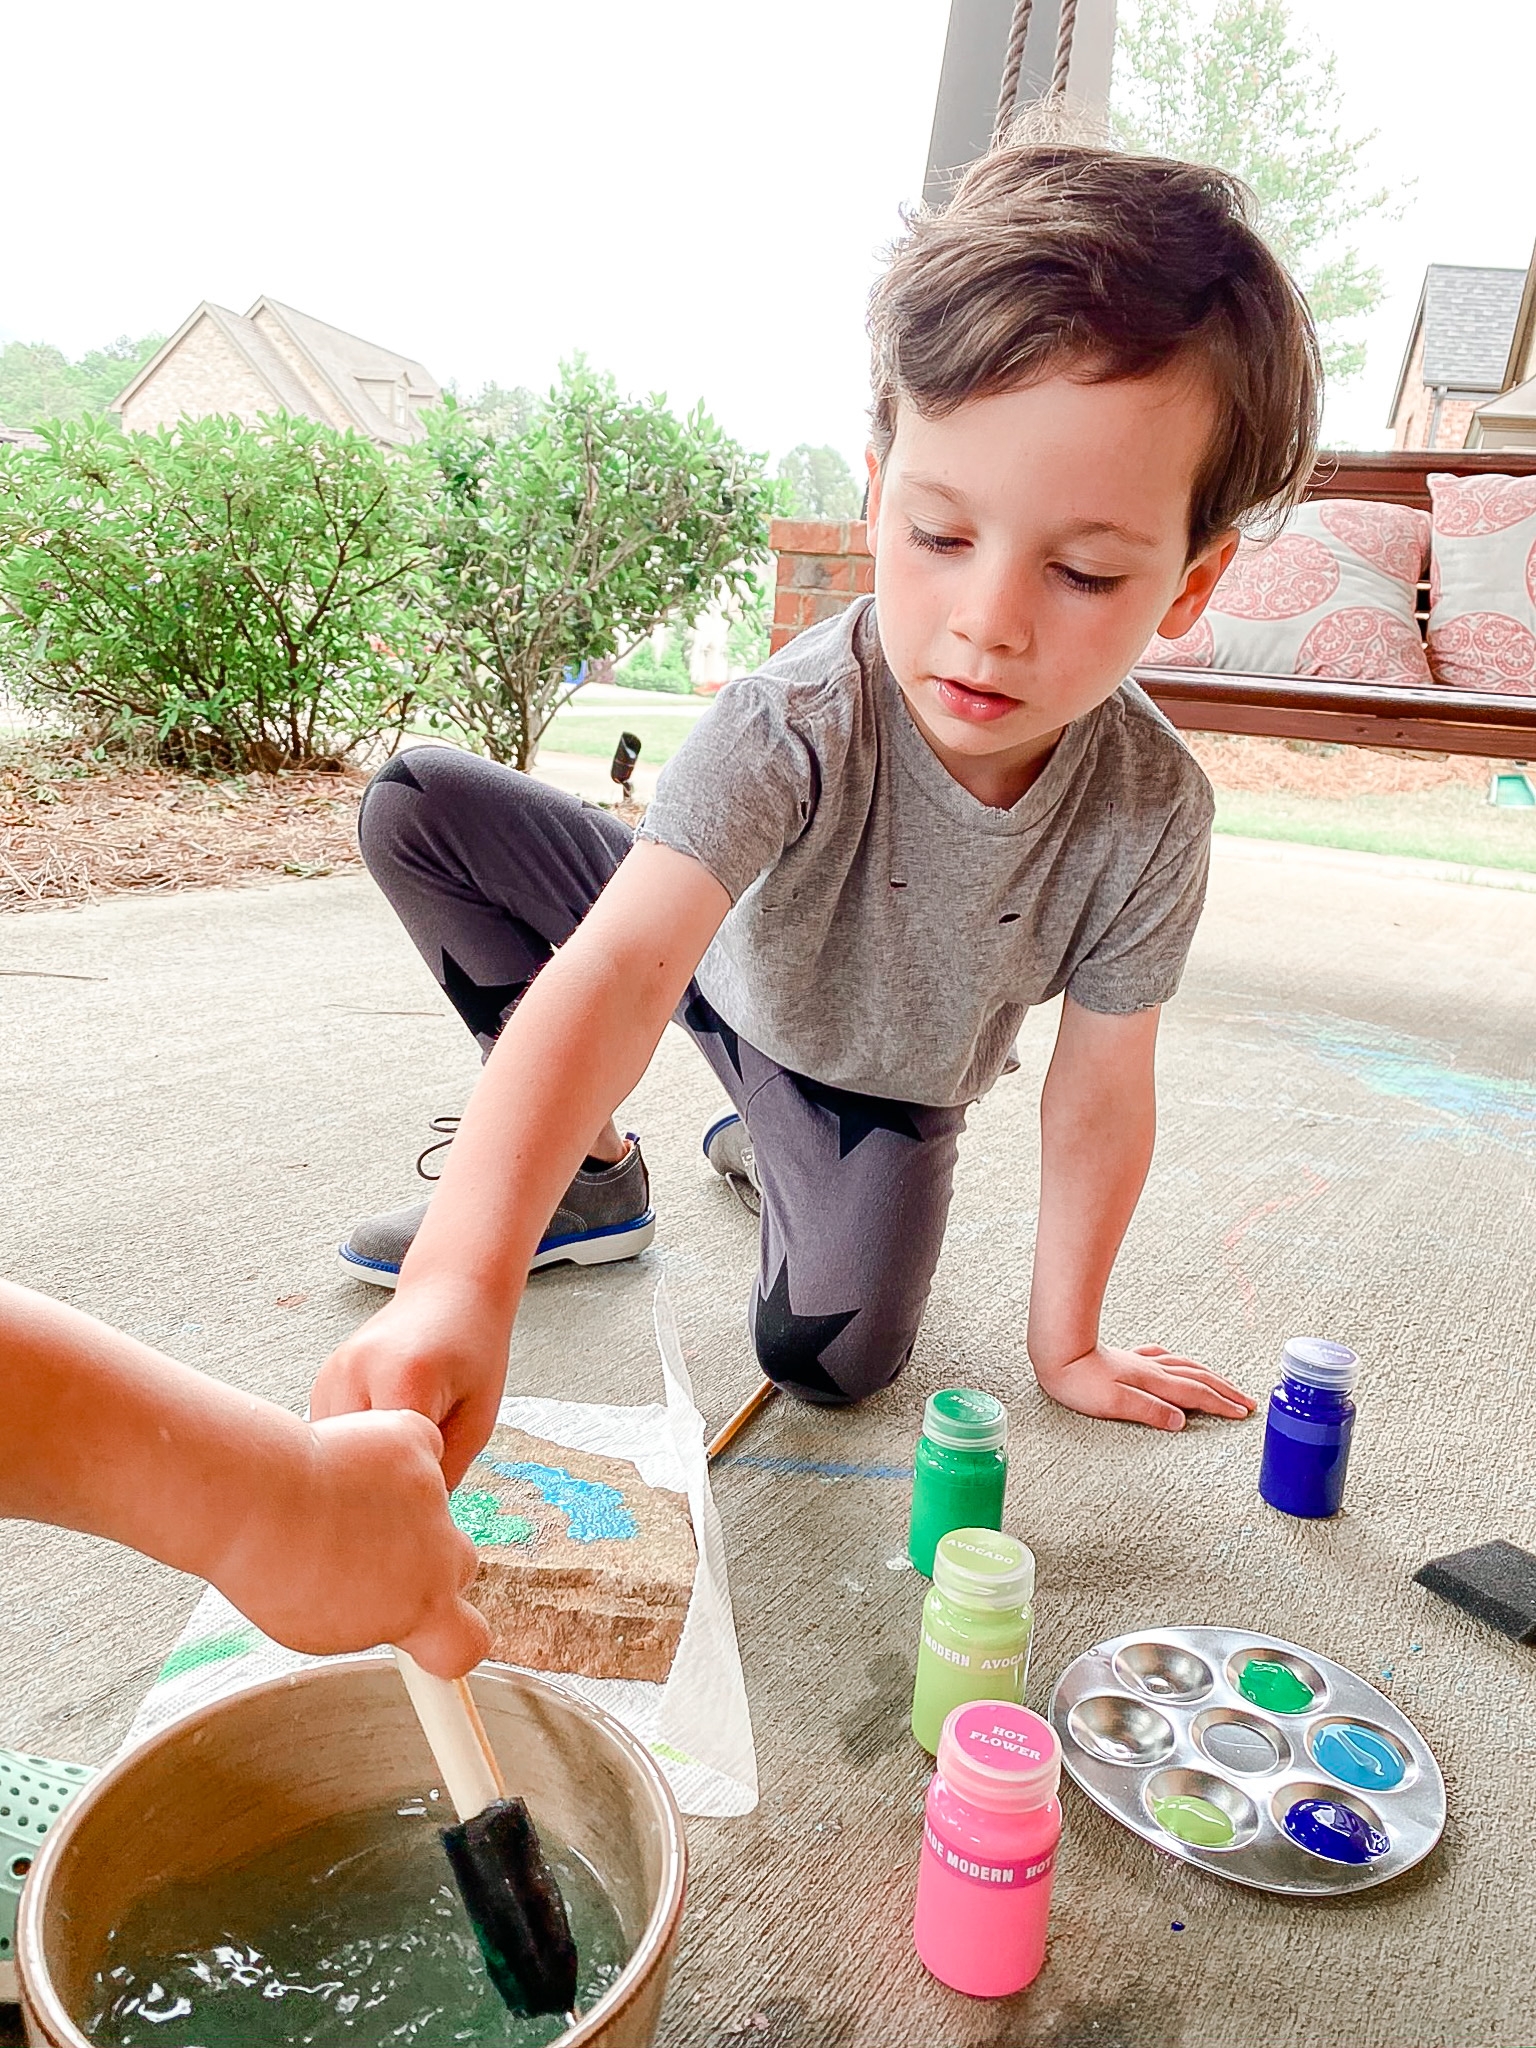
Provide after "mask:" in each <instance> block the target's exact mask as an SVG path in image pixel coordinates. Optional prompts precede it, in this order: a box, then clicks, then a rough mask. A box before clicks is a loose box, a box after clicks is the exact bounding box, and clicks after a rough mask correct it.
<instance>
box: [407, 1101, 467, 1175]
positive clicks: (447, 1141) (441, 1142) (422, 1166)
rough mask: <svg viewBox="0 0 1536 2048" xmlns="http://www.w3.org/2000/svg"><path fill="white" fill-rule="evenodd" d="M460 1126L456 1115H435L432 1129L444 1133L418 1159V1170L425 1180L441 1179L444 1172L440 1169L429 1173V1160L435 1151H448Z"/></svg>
mask: <svg viewBox="0 0 1536 2048" xmlns="http://www.w3.org/2000/svg"><path fill="white" fill-rule="evenodd" d="M458 1128H459V1119H458V1118H457V1117H456V1116H435V1117H433V1119H432V1129H433V1130H434V1131H441V1132H442V1134H443V1135H442V1136H441V1137H440V1138H439V1139H438V1140H437V1142H436V1144H433V1145H429V1146H428V1147H427V1149H426V1151H425V1152H423V1153H422V1155H421V1157H420V1158H419V1159H418V1160H417V1161H416V1171H417V1172H418V1173H419V1174H420V1175H421V1177H422V1179H423V1180H441V1178H442V1172H441V1170H440V1169H439V1170H438V1171H437V1172H435V1173H428V1171H427V1161H428V1160H429V1159H430V1158H431V1157H432V1155H433V1153H434V1152H446V1151H447V1149H448V1147H449V1146H450V1145H451V1144H452V1143H453V1138H454V1133H455V1132H456V1131H457V1130H458Z"/></svg>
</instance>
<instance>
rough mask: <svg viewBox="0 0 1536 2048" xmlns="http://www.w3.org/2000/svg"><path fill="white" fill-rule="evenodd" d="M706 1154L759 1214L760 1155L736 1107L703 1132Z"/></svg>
mask: <svg viewBox="0 0 1536 2048" xmlns="http://www.w3.org/2000/svg"><path fill="white" fill-rule="evenodd" d="M704 1157H705V1158H706V1159H707V1160H708V1161H709V1163H710V1165H711V1166H712V1167H713V1168H714V1169H715V1171H716V1173H718V1174H719V1176H720V1178H721V1179H722V1180H723V1181H724V1182H725V1183H726V1185H727V1186H728V1187H729V1188H730V1190H731V1193H732V1194H733V1195H734V1196H735V1197H736V1199H737V1201H738V1202H740V1204H741V1206H742V1207H743V1208H744V1209H750V1210H751V1212H752V1214H753V1215H754V1216H760V1215H761V1214H762V1211H763V1191H762V1187H761V1185H760V1183H759V1181H758V1178H757V1158H756V1155H755V1154H754V1153H753V1150H752V1139H751V1137H750V1135H749V1134H748V1131H747V1127H746V1125H745V1124H744V1123H743V1122H742V1120H741V1118H740V1117H739V1116H738V1115H737V1114H736V1112H735V1110H732V1111H731V1112H730V1114H729V1115H728V1116H722V1117H717V1118H716V1119H715V1121H714V1122H713V1123H712V1124H711V1125H710V1127H709V1129H708V1130H707V1131H706V1132H705V1133H704Z"/></svg>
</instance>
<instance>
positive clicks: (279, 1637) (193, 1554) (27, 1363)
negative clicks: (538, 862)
mask: <svg viewBox="0 0 1536 2048" xmlns="http://www.w3.org/2000/svg"><path fill="white" fill-rule="evenodd" d="M379 1406H380V1407H381V1408H382V1406H383V1404H382V1403H380V1404H379ZM0 1414H3V1415H4V1417H5V1427H4V1429H3V1430H0V1516H6V1517H13V1518H15V1519H17V1520H20V1521H32V1522H51V1523H53V1524H55V1525H56V1526H57V1527H59V1528H64V1529H80V1530H84V1531H86V1532H87V1533H88V1534H90V1535H94V1536H107V1537H111V1538H112V1539H113V1540H114V1541H116V1542H118V1543H126V1544H128V1545H129V1546H130V1547H131V1548H133V1549H135V1550H142V1551H143V1552H144V1553H145V1554H146V1555H147V1556H149V1557H156V1558H159V1560H160V1561H161V1563H162V1564H169V1565H174V1566H175V1567H176V1569H177V1570H178V1571H184V1572H192V1573H195V1574H196V1576H197V1577H199V1578H203V1579H208V1580H210V1581H211V1582H212V1584H214V1585H215V1586H217V1587H218V1589H219V1591H220V1592H221V1593H223V1594H225V1595H226V1597H227V1598H228V1599H230V1600H232V1601H233V1602H234V1604H235V1606H236V1607H238V1608H239V1609H240V1611H241V1613H242V1614H245V1615H247V1616H248V1617H249V1618H250V1620H252V1621H254V1622H255V1623H256V1625H257V1627H258V1628H260V1629H262V1630H264V1631H265V1633H266V1634H267V1635H269V1636H272V1637H273V1638H274V1639H275V1640H276V1641H278V1642H280V1643H286V1644H287V1645H288V1647H289V1648H290V1649H294V1650H304V1651H310V1652H313V1653H315V1654H317V1655H320V1654H327V1653H331V1652H335V1651H342V1650H366V1649H371V1648H372V1647H373V1645H374V1644H376V1643H398V1644H400V1645H401V1647H402V1648H404V1649H407V1650H409V1651H410V1652H411V1653H412V1655H413V1656H414V1657H415V1658H416V1659H417V1661H418V1662H419V1663H421V1664H423V1665H425V1666H426V1668H427V1669H428V1670H429V1671H435V1672H437V1673H438V1674H439V1675H440V1676H442V1677H444V1678H457V1677H458V1676H459V1675H460V1673H461V1672H465V1671H468V1670H470V1669H471V1668H472V1667H473V1666H474V1665H475V1664H477V1663H478V1662H479V1661H480V1659H481V1658H482V1657H483V1656H484V1655H485V1653H486V1649H487V1646H488V1644H489V1640H490V1636H489V1631H488V1630H487V1628H486V1625H485V1623H484V1621H482V1620H481V1618H480V1616H479V1615H478V1614H477V1613H476V1612H475V1610H474V1608H472V1607H471V1606H469V1605H468V1603H467V1602H466V1601H465V1600H464V1598H463V1591H464V1588H465V1586H466V1585H467V1584H468V1582H469V1581H470V1579H472V1578H473V1576H474V1571H475V1560H474V1546H473V1544H472V1543H471V1542H470V1541H469V1538H468V1537H467V1536H462V1535H460V1533H459V1531H458V1530H457V1529H455V1528H454V1526H453V1523H452V1521H451V1519H450V1517H449V1514H448V1497H447V1494H446V1492H445V1490H444V1486H443V1475H442V1470H441V1468H440V1465H439V1463H438V1459H439V1456H440V1454H441V1451H442V1439H441V1437H440V1436H439V1435H438V1433H437V1431H436V1430H435V1429H434V1428H433V1426H432V1424H431V1423H430V1422H428V1421H426V1420H425V1419H424V1418H423V1417H422V1416H421V1415H419V1414H418V1415H413V1414H408V1413H402V1414H383V1413H380V1414H376V1415H350V1416H344V1417H340V1418H338V1419H337V1420H335V1421H330V1422H320V1423H315V1424H310V1423H307V1422H303V1421H301V1420H300V1419H299V1417H298V1416H297V1415H290V1414H288V1413H287V1412H286V1411H285V1410H283V1409H281V1408H277V1407H274V1406H273V1405H272V1404H271V1403H270V1402H268V1401H260V1400H257V1399H256V1398H255V1397H254V1396H252V1395H250V1394H241V1393H238V1392H236V1390H235V1389H234V1388H233V1387H228V1386H224V1385H223V1384H221V1383H220V1382H219V1381H218V1380H214V1379H209V1378H208V1377H207V1376H206V1375H205V1374H203V1373H200V1372H194V1371H193V1370H192V1368H191V1367H190V1366H185V1365H178V1364H177V1363H176V1361H175V1360H174V1359H172V1358H165V1357H162V1356H161V1354H160V1353H159V1352H157V1351H151V1350H150V1349H149V1347H148V1346H147V1345H145V1344H140V1343H137V1342H136V1341H135V1340H134V1339H133V1338H131V1337H125V1336H123V1335H122V1334H121V1333H120V1332H119V1331H117V1330H112V1329H108V1328H107V1326H106V1325H105V1324H104V1323H98V1322H95V1321H93V1319H92V1318H91V1317H90V1316H85V1315H81V1314H79V1313H78V1311H77V1310H75V1309H71V1308H66V1307H65V1306H64V1305H63V1304H62V1303H61V1302H57V1301H50V1300H48V1298H47V1297H46V1296H45V1295H41V1294H33V1293H32V1292H31V1291H30V1290H29V1289H27V1288H25V1287H14V1286H11V1285H9V1284H8V1283H6V1282H4V1281H0ZM0 1903H3V1902H0Z"/></svg>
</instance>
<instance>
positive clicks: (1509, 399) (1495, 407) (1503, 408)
mask: <svg viewBox="0 0 1536 2048" xmlns="http://www.w3.org/2000/svg"><path fill="white" fill-rule="evenodd" d="M1477 418H1478V419H1480V420H1536V377H1527V379H1526V380H1525V382H1524V383H1523V384H1517V385H1516V386H1515V388H1514V389H1513V391H1505V392H1501V393H1500V395H1499V396H1498V397H1497V398H1490V399H1489V400H1488V401H1487V403H1486V404H1484V405H1480V406H1479V407H1478V408H1477Z"/></svg>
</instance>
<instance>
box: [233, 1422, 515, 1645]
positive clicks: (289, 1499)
mask: <svg viewBox="0 0 1536 2048" xmlns="http://www.w3.org/2000/svg"><path fill="white" fill-rule="evenodd" d="M300 1431H301V1432H302V1434H300ZM441 1456H442V1438H441V1436H440V1435H439V1433H438V1431H437V1429H436V1428H435V1426H434V1425H433V1424H432V1423H431V1422H429V1421H427V1419H426V1418H425V1417H424V1416H422V1415H416V1414H411V1413H409V1412H407V1411H405V1410H395V1411H393V1412H385V1411H383V1410H379V1411H377V1412H375V1413H372V1414H358V1415H345V1416H337V1417H335V1418H333V1419H330V1420H326V1421H321V1422H316V1423H312V1424H307V1425H299V1426H298V1429H297V1430H296V1431H295V1436H294V1439H293V1456H292V1458H291V1459H290V1460H286V1461H285V1464H284V1466H283V1468H282V1469H281V1470H280V1471H279V1473H278V1474H276V1475H275V1483H274V1484H272V1485H270V1486H269V1487H267V1488H266V1489H264V1494H263V1497H262V1499H261V1502H260V1505H259V1506H257V1507H256V1508H255V1509H254V1510H253V1511H252V1512H251V1513H250V1514H249V1515H247V1516H246V1517H245V1518H244V1519H243V1520H242V1521H241V1523H240V1524H239V1526H238V1529H237V1532H236V1534H235V1535H234V1537H233V1538H232V1540H231V1542H230V1545H229V1547H228V1549H227V1551H226V1553H225V1555H224V1556H223V1557H222V1558H220V1559H219V1560H217V1562H216V1564H215V1567H214V1569H213V1570H212V1571H211V1572H210V1577H212V1578H213V1579H214V1582H215V1583H216V1584H217V1586H218V1587H219V1590H220V1591H221V1592H222V1593H223V1594H224V1595H225V1596H226V1597H227V1598H228V1599H230V1600H232V1601H233V1602H234V1604H235V1605H236V1606H237V1607H238V1608H239V1609H240V1611H241V1613H242V1614H245V1615H247V1616H248V1617H249V1618H250V1619H251V1620H252V1621H254V1622H255V1623H256V1625H257V1627H258V1628H260V1629H262V1630H263V1631H264V1632H265V1633H266V1634H267V1635H269V1636H271V1637H272V1638H273V1639H274V1640H275V1641H277V1642H280V1643H283V1644H285V1645H286V1646H287V1647H288V1648H289V1649H291V1650H300V1651H304V1652H307V1653H309V1654H311V1655H316V1656H324V1655H332V1654H336V1653H339V1652H343V1651H348V1650H368V1649H372V1648H373V1647H374V1646H375V1645H376V1644H378V1643H397V1644H399V1645H400V1647H401V1648H402V1649H406V1650H409V1651H410V1653H411V1655H412V1656H413V1657H414V1658H415V1659H416V1661H417V1662H418V1663H419V1664H421V1665H423V1666H424V1667H425V1669H427V1670H428V1671H432V1672H436V1673H437V1674H438V1675H439V1676H440V1677H443V1678H457V1677H460V1676H461V1675H462V1674H463V1673H464V1672H466V1671H469V1670H471V1669H473V1667H474V1666H475V1665H476V1664H478V1663H479V1661H480V1659H481V1658H482V1657H484V1655H485V1654H486V1652H487V1650H488V1649H489V1647H490V1632H489V1630H488V1629H487V1627H486V1624H485V1622H484V1620H483V1619H482V1618H481V1616H480V1615H479V1614H478V1613H477V1612H476V1611H475V1609H474V1608H473V1607H471V1606H470V1605H469V1604H468V1602H467V1601H466V1600H465V1599H464V1597H463V1596H464V1592H465V1589H466V1588H467V1587H468V1585H469V1583H470V1581H471V1580H472V1579H473V1577H474V1575H475V1550H474V1545H473V1544H472V1543H471V1542H470V1540H469V1538H468V1537H467V1536H465V1535H462V1534H461V1533H460V1531H459V1530H458V1529H456V1528H455V1527H454V1525H453V1521H452V1519H451V1517H450V1515H449V1512H448V1493H447V1489H446V1487H445V1486H444V1484H443V1475H442V1470H441V1467H440V1464H439V1460H440V1458H441Z"/></svg>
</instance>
